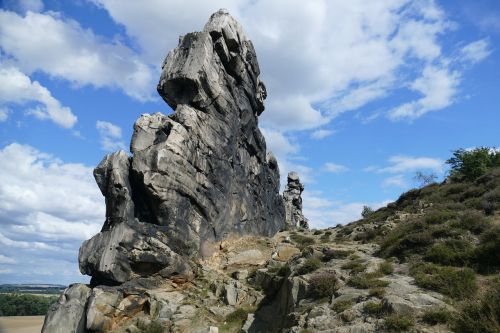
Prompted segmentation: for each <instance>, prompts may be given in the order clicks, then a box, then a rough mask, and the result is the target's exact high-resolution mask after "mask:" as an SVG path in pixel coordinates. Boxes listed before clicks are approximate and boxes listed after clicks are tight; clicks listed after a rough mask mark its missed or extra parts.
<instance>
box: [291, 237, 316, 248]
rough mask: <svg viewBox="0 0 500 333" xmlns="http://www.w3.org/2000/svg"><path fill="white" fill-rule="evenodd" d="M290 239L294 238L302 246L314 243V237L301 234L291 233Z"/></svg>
mask: <svg viewBox="0 0 500 333" xmlns="http://www.w3.org/2000/svg"><path fill="white" fill-rule="evenodd" d="M290 239H291V240H293V241H294V242H295V243H296V244H297V245H298V246H299V247H300V248H304V247H306V246H309V245H312V244H314V238H311V237H307V236H304V235H300V234H291V235H290Z"/></svg>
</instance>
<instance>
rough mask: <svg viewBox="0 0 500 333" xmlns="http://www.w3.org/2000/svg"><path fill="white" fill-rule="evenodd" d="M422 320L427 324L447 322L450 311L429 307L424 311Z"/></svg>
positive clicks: (449, 317)
mask: <svg viewBox="0 0 500 333" xmlns="http://www.w3.org/2000/svg"><path fill="white" fill-rule="evenodd" d="M422 320H423V321H424V322H425V323H427V324H429V325H437V324H447V323H448V322H449V321H450V320H451V313H450V311H448V310H446V309H444V308H431V309H428V310H426V311H425V312H424V315H423V316H422Z"/></svg>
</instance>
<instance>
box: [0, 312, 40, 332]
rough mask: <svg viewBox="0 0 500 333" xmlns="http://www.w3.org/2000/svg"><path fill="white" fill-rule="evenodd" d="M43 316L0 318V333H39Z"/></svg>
mask: <svg viewBox="0 0 500 333" xmlns="http://www.w3.org/2000/svg"><path fill="white" fill-rule="evenodd" d="M43 318H44V316H25V317H0V333H40V331H41V330H42V325H43Z"/></svg>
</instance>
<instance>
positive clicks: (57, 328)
mask: <svg viewBox="0 0 500 333" xmlns="http://www.w3.org/2000/svg"><path fill="white" fill-rule="evenodd" d="M90 291H91V289H90V288H89V287H87V286H86V285H84V284H72V285H70V286H69V287H68V288H66V290H64V292H63V294H62V295H61V297H59V300H58V301H57V303H55V304H53V305H52V306H51V307H50V309H49V311H48V312H47V315H46V316H45V321H44V323H43V327H42V333H86V329H85V311H86V307H87V300H88V298H89V294H90Z"/></svg>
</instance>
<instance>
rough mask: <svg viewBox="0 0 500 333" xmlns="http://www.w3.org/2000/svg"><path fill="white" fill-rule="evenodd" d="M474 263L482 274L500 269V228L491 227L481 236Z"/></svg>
mask: <svg viewBox="0 0 500 333" xmlns="http://www.w3.org/2000/svg"><path fill="white" fill-rule="evenodd" d="M474 262H475V263H476V265H477V270H478V271H479V272H481V273H493V272H496V271H497V270H498V269H499V268H500V226H498V225H496V226H494V227H491V228H490V229H489V230H487V231H486V232H484V233H483V234H482V235H481V237H480V242H479V245H478V246H477V247H476V249H475V251H474Z"/></svg>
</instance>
